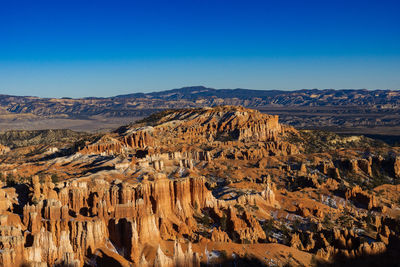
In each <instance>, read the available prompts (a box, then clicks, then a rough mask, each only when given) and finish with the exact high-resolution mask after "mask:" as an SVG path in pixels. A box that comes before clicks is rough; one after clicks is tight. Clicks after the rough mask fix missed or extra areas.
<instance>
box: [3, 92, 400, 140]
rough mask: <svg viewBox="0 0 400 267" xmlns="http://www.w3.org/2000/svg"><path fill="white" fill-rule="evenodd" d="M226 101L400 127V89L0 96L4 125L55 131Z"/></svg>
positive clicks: (286, 113)
mask: <svg viewBox="0 0 400 267" xmlns="http://www.w3.org/2000/svg"><path fill="white" fill-rule="evenodd" d="M220 105H234V106H238V105H240V106H244V107H248V108H255V109H258V110H260V111H262V112H265V113H270V114H277V115H279V116H280V120H281V121H282V122H284V123H288V124H291V125H293V126H296V127H299V128H322V127H325V128H326V127H328V129H329V130H332V131H340V132H343V131H346V132H348V131H353V129H355V127H357V129H358V130H357V132H360V131H362V132H364V129H367V130H368V132H370V133H373V134H380V133H382V132H383V133H385V134H386V133H387V132H388V128H385V127H391V128H390V129H391V131H392V132H394V133H396V132H398V130H399V129H398V127H399V125H400V91H395V90H366V89H343V90H333V89H324V90H318V89H304V90H296V91H280V90H250V89H240V88H238V89H214V88H207V87H204V86H191V87H183V88H179V89H172V90H166V91H160V92H152V93H134V94H126V95H117V96H113V97H96V96H93V97H87V98H76V99H74V98H40V97H33V96H11V95H0V127H1V129H49V128H54V126H50V125H56V127H57V128H64V127H65V128H70V129H78V130H89V128H90V130H95V129H104V128H112V127H115V125H116V123H118V121H121V122H122V121H124V123H125V122H129V121H133V120H135V119H138V118H143V117H145V116H148V115H150V114H152V113H154V112H157V111H161V110H166V109H178V108H193V107H207V106H209V107H213V106H220ZM45 119H46V120H47V121H45ZM65 120H68V123H67V122H66V121H65ZM33 122H34V125H33V126H32V125H31V124H32V123H33ZM70 122H73V124H74V125H72V126H71V124H70ZM89 124H90V125H91V126H90V127H89V126H88V125H89ZM17 125H21V126H17ZM25 126H26V127H25ZM331 127H333V128H331ZM360 127H361V128H360ZM377 127H378V128H379V129H378V130H376V129H377ZM360 129H362V130H360Z"/></svg>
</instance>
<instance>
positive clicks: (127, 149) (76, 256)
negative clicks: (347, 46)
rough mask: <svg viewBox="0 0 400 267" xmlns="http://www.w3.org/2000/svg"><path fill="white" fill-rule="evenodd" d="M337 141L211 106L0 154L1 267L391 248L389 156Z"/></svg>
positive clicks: (393, 199)
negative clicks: (74, 140) (106, 131)
mask: <svg viewBox="0 0 400 267" xmlns="http://www.w3.org/2000/svg"><path fill="white" fill-rule="evenodd" d="M346 138H347V139H343V138H342V139H341V138H340V137H339V136H333V137H332V136H330V137H329V138H327V136H324V135H322V134H321V133H313V132H310V131H308V132H304V131H303V132H302V131H298V130H296V129H294V128H293V127H290V126H287V125H283V124H280V123H279V121H278V117H277V116H272V115H266V114H262V113H260V112H258V111H255V110H251V109H246V108H243V107H234V106H222V107H215V108H200V109H184V110H170V111H165V112H162V113H157V114H154V115H152V116H150V117H148V118H146V119H144V120H142V121H139V122H136V123H133V124H130V125H127V126H123V127H120V128H119V129H117V130H115V131H113V132H111V133H106V134H93V135H90V136H85V137H83V139H80V140H77V141H76V142H74V143H72V144H69V146H66V145H65V144H63V145H62V146H61V145H54V144H51V145H49V146H47V145H46V146H27V147H23V148H16V149H9V150H7V151H6V152H4V153H3V155H2V156H1V160H2V161H1V163H0V171H1V175H2V180H3V182H2V184H1V186H2V188H0V265H1V266H18V265H23V264H26V265H28V266H65V265H66V266H110V265H111V266H113V265H115V266H133V265H134V266H200V264H225V263H232V264H236V265H237V266H240V264H241V263H246V262H247V263H249V262H251V263H252V264H255V263H256V262H255V261H257V263H258V264H264V265H271V264H276V265H284V264H286V263H288V262H291V263H292V264H295V263H297V264H302V265H305V266H311V265H312V264H313V261H315V260H318V261H321V262H322V263H327V262H328V263H329V262H332V261H333V260H335V259H336V258H338V257H344V258H345V259H356V258H358V257H364V256H368V255H370V256H371V255H381V254H382V253H386V252H388V251H389V252H390V249H392V248H393V247H394V246H395V245H394V244H396V242H397V241H396V240H397V238H398V236H399V229H398V227H397V225H398V223H399V222H398V219H397V218H398V217H397V215H399V214H398V210H400V209H399V208H400V207H399V204H398V198H399V196H398V192H399V189H400V187H399V186H397V185H396V183H395V181H396V179H398V177H399V169H400V167H399V162H400V160H399V158H400V157H399V155H400V151H399V149H398V148H395V147H373V146H370V145H369V146H368V147H366V146H365V145H366V144H369V143H368V140H367V139H363V138H360V137H357V138H351V139H349V138H348V137H346ZM346 140H351V142H352V143H351V144H352V145H351V146H350V147H349V146H346V147H345V148H343V147H342V145H343V144H347V143H346V142H347V141H346ZM49 151H50V152H49ZM367 237H368V239H367ZM266 251H268V253H267V254H266ZM313 258H314V260H313Z"/></svg>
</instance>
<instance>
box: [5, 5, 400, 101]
mask: <svg viewBox="0 0 400 267" xmlns="http://www.w3.org/2000/svg"><path fill="white" fill-rule="evenodd" d="M399 11H400V4H399V3H398V2H397V1H334V3H333V2H332V3H328V2H327V1H301V3H300V1H280V2H279V3H278V2H275V1H246V2H244V1H169V2H164V1H147V2H146V3H143V2H137V1H85V2H84V3H82V1H34V2H33V1H13V2H9V3H2V8H1V9H0V93H2V94H14V95H36V96H43V97H63V96H68V97H84V96H112V95H118V94H125V93H134V92H150V91H158V90H165V89H172V88H179V87H183V86H190V85H204V86H208V87H213V88H248V89H281V90H290V89H303V88H309V89H312V88H320V89H325V88H336V89H341V88H355V89H358V88H367V89H399V88H400V75H398V73H400V27H399V26H400V19H399V16H398V14H399Z"/></svg>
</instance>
